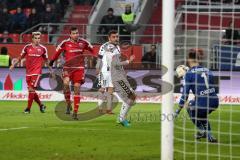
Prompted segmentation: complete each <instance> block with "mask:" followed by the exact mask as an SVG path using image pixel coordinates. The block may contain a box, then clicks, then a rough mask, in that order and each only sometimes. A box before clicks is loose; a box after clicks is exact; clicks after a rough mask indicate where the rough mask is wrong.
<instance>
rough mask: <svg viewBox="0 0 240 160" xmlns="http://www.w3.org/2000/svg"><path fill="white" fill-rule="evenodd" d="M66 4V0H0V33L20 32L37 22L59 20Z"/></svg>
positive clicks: (67, 2)
mask: <svg viewBox="0 0 240 160" xmlns="http://www.w3.org/2000/svg"><path fill="white" fill-rule="evenodd" d="M68 5H69V1H68V0H0V20H1V21H0V33H3V32H4V33H21V32H23V31H24V30H26V29H27V28H30V27H32V26H34V25H37V24H39V23H49V22H51V23H56V22H60V19H61V17H63V16H64V14H65V11H66V8H67V6H68ZM40 30H41V31H42V32H46V29H45V28H40Z"/></svg>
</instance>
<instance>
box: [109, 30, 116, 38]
mask: <svg viewBox="0 0 240 160" xmlns="http://www.w3.org/2000/svg"><path fill="white" fill-rule="evenodd" d="M117 33H118V31H116V30H111V31H109V32H108V37H110V36H111V35H112V34H117Z"/></svg>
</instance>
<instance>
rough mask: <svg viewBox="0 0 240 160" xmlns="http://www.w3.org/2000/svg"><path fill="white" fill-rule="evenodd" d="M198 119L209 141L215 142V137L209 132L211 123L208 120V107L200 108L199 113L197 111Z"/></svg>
mask: <svg viewBox="0 0 240 160" xmlns="http://www.w3.org/2000/svg"><path fill="white" fill-rule="evenodd" d="M199 121H200V122H201V124H202V125H203V127H204V129H205V133H206V137H207V138H208V141H209V142H213V143H214V142H217V139H216V138H214V137H213V135H212V132H211V125H210V122H209V120H208V109H205V110H202V111H201V113H199Z"/></svg>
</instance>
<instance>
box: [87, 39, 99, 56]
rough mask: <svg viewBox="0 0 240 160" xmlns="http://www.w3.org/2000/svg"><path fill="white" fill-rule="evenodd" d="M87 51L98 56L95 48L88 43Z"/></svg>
mask: <svg viewBox="0 0 240 160" xmlns="http://www.w3.org/2000/svg"><path fill="white" fill-rule="evenodd" d="M85 50H87V51H89V52H90V54H91V55H93V56H95V57H96V56H97V52H94V49H93V46H92V45H91V43H90V42H88V41H86V47H85Z"/></svg>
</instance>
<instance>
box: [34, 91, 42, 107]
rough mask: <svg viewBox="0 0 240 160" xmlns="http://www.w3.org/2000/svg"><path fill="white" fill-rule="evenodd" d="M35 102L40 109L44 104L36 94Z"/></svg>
mask: <svg viewBox="0 0 240 160" xmlns="http://www.w3.org/2000/svg"><path fill="white" fill-rule="evenodd" d="M34 100H35V102H37V104H38V105H39V107H40V106H41V105H42V102H41V101H40V99H39V97H38V94H37V93H36V92H35V94H34Z"/></svg>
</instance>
